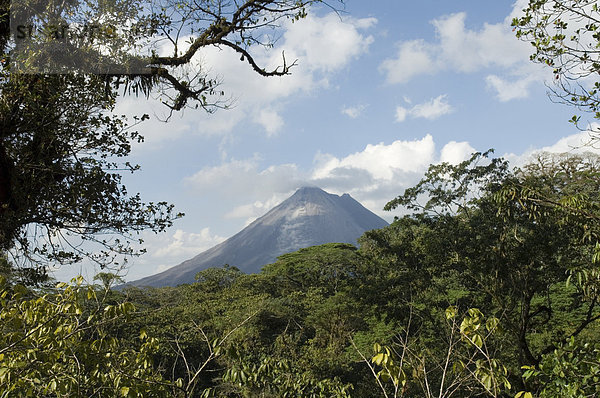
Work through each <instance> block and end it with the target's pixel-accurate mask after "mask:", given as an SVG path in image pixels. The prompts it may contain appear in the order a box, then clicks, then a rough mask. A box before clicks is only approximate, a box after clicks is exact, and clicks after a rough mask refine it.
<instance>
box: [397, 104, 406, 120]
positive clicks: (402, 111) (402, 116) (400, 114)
mask: <svg viewBox="0 0 600 398" xmlns="http://www.w3.org/2000/svg"><path fill="white" fill-rule="evenodd" d="M408 113H409V110H408V109H406V108H405V107H403V106H397V107H396V121H397V122H403V121H405V120H406V117H407V116H408Z"/></svg>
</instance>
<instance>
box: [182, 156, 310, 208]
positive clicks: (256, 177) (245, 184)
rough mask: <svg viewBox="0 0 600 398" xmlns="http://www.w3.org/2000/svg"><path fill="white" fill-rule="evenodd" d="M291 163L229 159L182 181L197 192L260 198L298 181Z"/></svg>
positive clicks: (282, 189) (288, 188)
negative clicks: (264, 166) (265, 162)
mask: <svg viewBox="0 0 600 398" xmlns="http://www.w3.org/2000/svg"><path fill="white" fill-rule="evenodd" d="M302 181H304V180H303V178H302V176H301V173H300V171H299V170H298V168H297V166H296V165H295V164H281V165H273V166H269V167H267V168H265V169H261V167H260V158H259V157H258V156H255V157H254V158H252V159H246V160H231V161H228V162H224V163H223V164H221V165H219V166H213V167H204V168H202V169H201V170H199V171H198V172H196V173H195V174H194V175H192V176H190V177H187V178H185V184H186V185H187V186H189V187H191V188H193V189H194V190H197V191H199V192H204V191H210V192H214V193H216V194H218V195H219V196H222V197H227V198H231V197H232V196H235V195H244V197H245V198H257V199H256V200H258V199H260V200H264V199H266V198H270V197H271V195H272V194H273V193H281V192H289V191H290V190H292V189H294V188H296V187H298V186H299V184H302Z"/></svg>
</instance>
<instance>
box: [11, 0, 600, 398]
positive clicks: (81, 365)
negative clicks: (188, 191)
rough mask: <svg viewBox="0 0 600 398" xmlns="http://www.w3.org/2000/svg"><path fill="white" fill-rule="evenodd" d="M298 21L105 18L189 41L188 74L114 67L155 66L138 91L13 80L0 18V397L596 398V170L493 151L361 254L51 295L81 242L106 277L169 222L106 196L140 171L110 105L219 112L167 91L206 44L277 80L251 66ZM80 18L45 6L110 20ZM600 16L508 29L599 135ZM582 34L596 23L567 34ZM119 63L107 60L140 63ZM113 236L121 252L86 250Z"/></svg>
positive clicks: (439, 182) (105, 79)
mask: <svg viewBox="0 0 600 398" xmlns="http://www.w3.org/2000/svg"><path fill="white" fill-rule="evenodd" d="M312 2H313V1H287V0H282V1H272V0H271V1H256V0H248V1H246V2H240V3H239V4H238V3H237V2H219V1H218V2H215V1H212V0H211V1H197V2H192V3H189V4H188V3H185V4H180V7H179V8H176V9H177V10H179V11H180V15H179V16H181V15H185V16H186V18H182V19H178V18H173V20H171V19H170V17H169V16H168V15H166V14H164V13H162V14H161V13H159V14H156V15H152V14H144V12H145V11H144V10H143V8H140V7H142V6H143V2H136V1H112V2H110V1H109V2H98V4H97V5H98V6H109V7H113V8H114V9H115V10H116V11H117V12H116V13H114V15H115V17H118V18H125V19H127V18H131V17H132V16H133V17H135V16H136V15H137V16H138V17H139V16H140V15H144V16H147V17H148V19H146V18H140V19H139V21H140V23H145V24H147V25H148V26H147V27H148V28H149V29H150V30H149V31H152V29H164V30H165V31H168V30H169V28H171V27H173V26H172V24H173V23H174V21H176V22H177V23H183V24H184V25H185V26H187V28H189V29H194V30H195V31H197V32H200V33H199V35H198V40H197V41H195V42H194V43H195V44H194V45H192V46H191V49H192V50H190V51H191V52H188V53H186V54H184V55H183V56H179V55H177V54H175V55H174V56H172V57H157V56H156V55H152V58H150V59H143V57H141V56H134V59H133V60H129V61H128V62H134V61H135V62H137V61H140V62H142V61H143V62H144V65H151V67H150V70H149V71H145V73H144V74H136V73H128V72H122V73H117V74H110V75H101V74H91V73H80V74H57V75H53V74H44V73H38V74H19V73H14V71H11V65H10V63H8V62H6V59H9V58H10V56H11V55H15V54H14V53H13V52H12V47H11V42H10V32H9V29H8V25H9V24H8V22H9V8H10V1H0V50H1V51H0V52H2V55H3V57H2V61H1V62H0V67H1V74H0V127H1V129H0V166H2V167H0V217H1V218H0V250H2V252H1V253H0V397H13V396H17V397H20V396H29V397H117V396H123V397H125V396H126V397H136V396H137V397H148V396H152V397H161V396H164V397H211V396H219V397H349V396H355V397H381V396H384V397H392V396H394V397H398V396H406V397H421V396H426V397H433V396H435V397H450V396H453V397H467V396H468V397H472V396H482V397H483V396H516V397H521V398H527V397H531V396H540V397H566V396H568V397H589V396H596V395H598V394H599V393H600V341H599V339H600V337H599V336H600V334H599V331H600V330H599V325H598V320H599V319H600V309H599V302H598V301H599V299H600V297H599V296H600V271H599V270H598V263H599V262H600V241H599V239H600V197H599V195H598V192H600V186H599V185H600V174H599V173H600V170H599V167H600V163H599V162H600V159H599V158H598V157H596V156H594V155H581V156H575V155H570V156H567V155H546V154H543V155H540V156H539V158H537V159H535V160H533V161H532V162H531V163H530V164H527V165H525V166H523V167H521V168H520V169H513V168H510V167H509V165H508V164H507V163H506V162H505V161H503V160H502V159H492V158H490V154H489V153H485V154H474V155H473V156H472V157H471V158H470V159H469V160H467V161H465V162H462V163H460V164H458V165H450V164H438V165H432V166H431V167H430V169H429V171H428V172H427V173H426V175H425V176H424V177H423V179H422V180H421V182H419V183H418V184H417V185H416V186H415V187H413V188H410V189H408V190H406V191H405V192H404V193H403V194H402V195H401V196H398V197H397V198H394V199H392V200H391V201H390V202H389V203H388V204H387V206H386V208H387V209H393V208H396V207H400V206H401V207H404V208H405V209H407V210H409V211H411V212H412V213H411V214H409V215H406V216H404V217H401V218H399V219H397V220H395V222H394V223H393V224H392V225H390V226H389V227H386V228H383V229H381V230H375V231H370V232H368V233H366V234H365V235H364V236H363V237H362V238H361V239H360V241H359V244H360V245H359V248H356V247H354V246H352V245H347V244H336V243H332V244H327V245H323V246H318V247H311V248H306V249H302V250H299V251H297V252H295V253H289V254H286V255H283V256H281V257H280V258H279V259H278V260H277V261H276V262H275V263H273V264H269V265H266V266H265V267H264V269H263V271H262V272H261V273H260V274H256V275H245V274H243V273H241V272H240V271H239V270H237V269H236V268H235V264H232V265H231V266H225V267H221V268H212V269H208V270H205V271H202V272H200V273H199V274H198V275H197V282H196V283H194V284H190V285H182V286H178V287H172V288H161V289H137V288H131V289H126V290H124V291H115V290H112V289H111V287H113V286H114V285H115V284H118V283H119V281H118V278H116V277H115V276H114V275H113V274H111V273H108V272H107V273H102V274H99V275H98V276H97V279H96V281H97V284H95V285H85V284H84V283H83V281H82V280H81V279H76V280H74V281H72V282H71V283H70V284H64V283H62V284H58V285H56V286H53V284H52V283H50V282H49V281H48V280H47V277H46V273H45V270H46V266H47V265H48V263H49V262H62V263H69V262H75V261H79V260H80V259H81V258H82V257H84V256H90V255H91V254H92V251H88V250H87V249H84V250H80V248H81V247H84V248H86V246H85V245H84V246H80V245H79V243H80V241H81V240H83V241H93V242H96V243H97V244H99V245H100V246H101V247H102V251H101V252H99V253H100V256H99V257H92V260H95V261H98V262H99V263H101V264H103V265H107V264H110V263H113V262H114V260H115V258H116V257H117V255H119V254H131V253H132V250H131V247H130V246H128V245H127V241H128V240H131V239H135V235H132V234H131V233H132V232H136V231H139V230H142V229H151V230H155V231H160V230H163V229H164V228H166V227H168V226H169V225H170V223H171V221H172V220H173V218H175V217H177V214H175V213H174V212H173V207H172V206H170V205H168V204H166V203H158V204H144V203H143V202H142V201H141V199H140V198H139V197H138V196H136V195H134V196H129V195H128V194H127V191H126V190H125V188H124V187H123V186H122V184H121V180H120V174H119V172H120V171H123V170H127V171H134V170H135V169H136V166H134V165H129V164H127V163H126V162H125V163H120V162H116V161H115V159H117V160H118V159H119V158H121V157H125V156H127V155H128V153H129V151H130V148H131V144H132V143H133V142H135V141H136V140H138V139H139V136H138V134H137V133H135V132H132V131H131V130H130V129H129V127H128V126H127V124H126V121H124V120H123V119H122V118H120V117H116V116H114V115H112V114H111V111H112V110H113V107H114V103H115V100H116V98H117V96H118V92H117V90H118V89H119V87H121V88H122V87H123V85H125V87H128V88H130V89H131V90H132V91H133V92H138V91H139V92H143V93H146V94H148V93H150V92H152V91H153V90H160V89H161V85H163V86H162V87H163V89H164V85H166V86H167V87H166V89H164V90H165V91H164V93H167V94H170V95H171V96H172V97H170V98H169V99H170V101H166V102H167V103H168V105H169V106H170V107H171V108H172V109H173V110H178V109H180V108H182V107H184V106H186V104H189V103H193V102H195V103H197V104H198V105H199V106H200V107H202V108H205V109H213V108H212V107H218V104H217V103H214V102H211V101H212V100H214V99H215V97H214V96H215V95H216V96H217V102H218V93H217V92H216V91H215V90H214V87H215V86H214V85H215V84H216V83H215V82H214V81H213V80H211V79H210V78H209V77H207V76H205V75H201V76H196V78H195V79H194V80H193V82H195V85H192V84H191V83H190V81H188V80H186V78H185V77H182V76H179V75H178V76H175V75H172V74H171V73H175V71H176V68H177V67H178V66H181V65H185V64H186V63H188V62H189V60H190V59H191V57H192V56H193V53H194V52H195V51H197V49H198V48H200V47H202V46H205V45H211V44H220V45H224V46H229V47H231V48H233V49H234V50H235V51H238V52H239V53H240V54H241V55H242V60H243V61H244V62H249V64H250V67H251V68H253V69H254V70H255V71H256V72H257V73H259V74H262V75H272V74H275V75H277V74H286V73H288V71H289V68H290V67H291V66H292V65H286V64H285V61H284V65H283V67H282V68H280V69H276V70H274V71H272V72H268V71H265V70H263V69H261V68H260V67H259V66H258V65H256V63H255V62H254V60H253V59H252V57H251V55H250V53H249V52H248V51H249V49H250V47H251V46H252V45H253V44H257V39H256V37H258V36H257V35H258V34H259V33H260V32H261V30H260V29H261V28H262V27H264V26H265V25H267V26H269V27H270V26H272V25H273V24H275V23H276V21H277V20H278V19H279V18H283V17H288V18H295V19H297V18H301V17H303V16H304V15H305V12H306V11H305V6H307V5H309V4H310V3H312ZM215 3H218V4H219V5H222V6H225V5H227V6H228V7H220V8H218V11H215V9H214V8H212V6H213V5H214V4H215ZM23 4H27V2H23ZM50 4H54V3H52V2H50ZM61 4H62V2H61ZM94 4H95V3H94V2H83V1H82V2H77V1H72V2H66V3H64V8H60V9H61V12H63V13H64V16H65V17H68V16H73V15H75V16H77V15H79V16H81V15H83V14H86V13H90V12H91V13H94V12H98V13H103V12H106V10H105V9H102V8H99V9H97V8H95V7H92V6H91V5H94ZM177 4H178V3H177V2H170V1H165V2H164V5H165V7H166V8H165V9H170V8H169V7H173V6H176V5H177ZM61 7H62V6H61ZM115 7H116V8H115ZM186 7H188V8H186ZM189 7H191V9H190V8H189ZM269 7H270V8H269ZM136 13H137V14H136ZM172 15H174V14H172ZM597 15H598V9H597V5H596V4H595V2H591V1H585V0H584V1H569V2H564V1H550V0H535V1H534V0H532V1H530V3H529V6H528V8H527V9H526V13H525V16H524V17H523V18H521V19H517V20H515V21H514V24H515V28H516V29H517V34H518V36H520V37H522V38H524V39H527V40H531V41H532V42H533V43H534V45H535V51H536V53H535V54H534V56H533V57H532V58H533V60H534V61H539V62H542V63H546V64H548V65H549V66H551V67H553V68H554V71H555V73H556V75H557V80H559V83H560V85H559V86H558V89H559V92H558V94H561V93H562V95H563V97H562V98H563V99H564V100H565V102H569V103H571V104H574V105H576V106H578V107H579V108H580V109H583V110H587V111H591V114H592V117H593V118H598V113H597V111H598V106H597V105H598V96H597V93H598V91H597V89H598V83H597V81H593V80H594V78H595V77H596V76H597V74H598V60H597V50H594V49H592V47H593V46H592V47H590V43H598V36H597V33H596V32H597V27H598V22H597V21H598V18H597ZM59 16H61V15H59ZM264 18H266V20H265V19H264ZM581 18H584V19H585V18H587V19H589V23H587V24H584V26H579V25H581V21H582V19H581ZM115 22H119V21H118V20H117V21H115ZM121 22H122V21H121ZM142 31H144V30H142ZM147 31H148V30H146V32H147ZM566 33H570V34H571V36H570V37H569V38H568V40H567V36H566ZM228 37H233V38H231V39H228ZM569 42H570V43H571V45H570V46H569V45H568V43H569ZM565 43H567V44H565ZM112 44H114V45H115V46H114V47H111V48H116V49H117V50H118V51H117V52H118V53H117V54H116V56H125V57H126V56H128V55H127V54H129V55H131V54H134V55H135V54H136V53H135V50H136V49H135V48H131V47H128V44H127V43H112ZM130 44H131V43H130ZM596 48H597V47H596ZM20 55H22V54H20ZM33 55H36V54H33ZM37 55H40V54H37ZM36 59H37V58H35V57H34V58H32V59H30V60H29V61H31V62H30V63H31V64H35V61H36ZM85 60H87V59H84V61H85ZM89 60H90V61H94V62H95V61H97V60H98V59H97V58H95V57H92V58H90V59H89ZM136 60H137V61H136ZM25 61H27V60H25ZM37 61H39V60H37ZM573 65H578V66H580V67H582V68H583V69H582V72H581V74H580V75H573V74H572V73H571V72H572V71H574V70H576V68H574V67H573ZM586 65H587V67H586ZM54 66H56V65H54ZM84 66H86V65H84ZM87 66H89V65H87ZM170 68H171V69H170ZM579 78H585V81H578V80H577V79H579ZM565 79H566V80H565ZM596 80H597V79H596ZM590 81H592V85H591V86H584V84H588V83H589V82H590ZM568 82H571V83H573V82H574V84H577V85H576V86H572V85H571V86H570V85H568V84H566V83H568ZM83 94H85V95H83ZM107 115H108V116H107ZM144 118H145V117H140V119H139V120H141V119H144ZM573 121H574V122H576V123H577V122H579V119H578V117H575V118H574V119H573ZM134 123H137V120H136V121H135V122H134ZM592 133H594V132H592ZM596 138H597V136H594V135H592V139H596ZM106 233H116V234H117V235H124V236H125V239H124V241H120V240H118V239H107V240H104V239H101V238H99V236H103V234H106ZM42 237H45V238H47V240H45V241H44V239H42ZM72 239H75V240H76V242H75V243H76V244H74V245H71V246H69V242H72ZM8 253H10V254H11V255H12V256H13V257H12V258H11V259H10V260H9V259H8V256H7V254H8ZM17 262H20V263H17Z"/></svg>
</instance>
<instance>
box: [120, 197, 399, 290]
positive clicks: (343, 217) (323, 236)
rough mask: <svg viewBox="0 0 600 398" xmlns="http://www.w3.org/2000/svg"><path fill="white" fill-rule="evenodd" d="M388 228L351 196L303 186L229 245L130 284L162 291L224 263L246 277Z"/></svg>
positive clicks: (190, 281)
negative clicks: (285, 258)
mask: <svg viewBox="0 0 600 398" xmlns="http://www.w3.org/2000/svg"><path fill="white" fill-rule="evenodd" d="M386 225H388V223H387V222H386V221H385V220H383V219H382V218H380V217H379V216H377V215H375V214H374V213H372V212H371V211H369V210H367V209H366V208H364V207H363V206H362V205H361V204H360V203H358V202H357V201H356V200H354V199H353V198H352V197H351V196H350V195H348V194H343V195H342V196H338V195H334V194H330V193H327V192H325V191H323V190H322V189H319V188H313V187H304V188H300V189H298V190H297V191H296V193H294V194H293V195H292V196H291V197H289V198H288V199H287V200H285V201H284V202H282V203H280V204H279V205H278V206H276V207H274V208H273V209H271V210H270V211H269V212H268V213H267V214H265V215H264V216H262V217H260V218H258V219H257V220H255V221H254V222H253V223H252V224H250V225H248V226H247V227H246V228H244V229H243V230H242V231H240V232H239V233H237V234H236V235H234V236H232V237H231V238H229V239H227V240H226V241H224V242H222V243H220V244H218V245H217V246H215V247H213V248H211V249H209V250H207V251H205V252H202V253H200V254H199V255H197V256H196V257H194V258H191V259H189V260H187V261H184V262H183V263H181V264H179V265H177V266H175V267H172V268H170V269H168V270H166V271H164V272H161V273H159V274H156V275H152V276H149V277H146V278H143V279H140V280H137V281H135V282H131V283H130V284H131V285H135V286H155V287H160V286H177V285H179V284H182V283H192V282H193V281H194V276H195V275H196V273H197V272H198V271H201V270H203V269H206V268H210V267H220V266H223V265H225V264H229V265H232V266H236V267H238V268H239V269H240V270H242V271H244V272H246V273H253V272H259V271H260V268H261V267H262V266H263V265H265V264H269V263H272V262H273V261H275V259H276V258H277V257H278V256H280V255H282V254H285V253H289V252H292V251H295V250H298V249H301V248H304V247H309V246H314V245H320V244H324V243H331V242H343V243H352V244H356V240H357V239H358V238H359V237H360V236H361V235H362V234H363V233H364V232H365V231H368V230H371V229H377V228H382V227H384V226H386Z"/></svg>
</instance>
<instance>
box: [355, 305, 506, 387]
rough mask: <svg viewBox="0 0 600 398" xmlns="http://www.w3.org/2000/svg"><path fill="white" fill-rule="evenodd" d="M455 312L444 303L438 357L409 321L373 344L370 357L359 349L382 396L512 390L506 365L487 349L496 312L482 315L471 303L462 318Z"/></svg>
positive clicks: (495, 324) (496, 319)
mask: <svg viewBox="0 0 600 398" xmlns="http://www.w3.org/2000/svg"><path fill="white" fill-rule="evenodd" d="M457 317H458V309H457V308H456V307H453V306H451V307H448V308H447V309H446V311H445V318H446V324H445V325H444V326H445V327H444V328H443V333H441V332H440V333H439V334H438V338H439V339H440V340H443V344H444V355H443V356H442V357H438V356H436V355H434V354H433V353H432V350H431V348H430V347H428V344H426V343H425V342H423V341H422V340H421V337H422V336H411V335H410V324H409V325H407V328H406V329H405V330H404V331H402V332H400V333H398V334H397V335H396V336H395V337H394V339H393V342H392V343H391V344H390V345H388V346H382V345H380V344H378V343H376V344H374V347H373V348H374V355H373V357H372V358H371V359H370V360H368V359H367V358H365V357H364V354H362V353H360V354H361V356H363V360H364V361H365V362H366V363H367V364H368V366H369V368H370V369H371V372H372V373H373V376H374V377H375V380H376V381H377V384H378V385H379V387H380V389H381V392H382V393H383V396H384V397H386V398H388V397H394V398H396V397H402V396H409V397H410V396H416V395H419V396H424V397H428V398H432V397H445V398H450V397H452V396H493V397H497V396H499V395H500V394H501V393H502V392H503V391H509V390H510V388H511V385H510V382H509V381H508V379H507V377H506V376H507V369H506V367H504V366H503V365H502V364H501V363H500V362H499V361H498V360H496V359H495V358H493V357H492V355H493V354H492V352H491V351H490V350H491V347H492V345H491V344H490V341H491V340H492V338H493V335H494V333H497V332H498V329H499V320H498V318H495V317H489V318H488V319H485V317H484V315H483V314H482V313H481V311H479V310H478V309H476V308H470V309H469V310H468V311H467V312H466V314H464V317H463V319H462V321H461V322H460V323H459V322H458V319H457ZM409 322H410V319H409ZM354 347H355V349H357V350H358V348H357V347H356V345H354ZM377 369H379V370H377Z"/></svg>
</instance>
